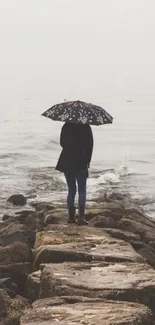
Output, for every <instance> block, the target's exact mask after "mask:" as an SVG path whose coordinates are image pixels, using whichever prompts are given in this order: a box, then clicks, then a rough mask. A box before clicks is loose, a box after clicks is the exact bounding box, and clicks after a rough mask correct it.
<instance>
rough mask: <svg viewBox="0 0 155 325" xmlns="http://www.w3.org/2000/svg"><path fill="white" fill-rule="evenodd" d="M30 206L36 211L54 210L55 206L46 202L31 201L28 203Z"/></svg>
mask: <svg viewBox="0 0 155 325" xmlns="http://www.w3.org/2000/svg"><path fill="white" fill-rule="evenodd" d="M30 205H31V206H32V207H34V208H35V209H36V211H41V212H46V211H50V210H54V209H55V207H54V206H53V205H51V204H48V203H38V202H32V203H30Z"/></svg>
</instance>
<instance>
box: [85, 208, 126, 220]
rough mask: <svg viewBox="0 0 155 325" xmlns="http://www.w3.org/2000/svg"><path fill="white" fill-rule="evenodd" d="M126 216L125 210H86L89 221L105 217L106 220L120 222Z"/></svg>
mask: <svg viewBox="0 0 155 325" xmlns="http://www.w3.org/2000/svg"><path fill="white" fill-rule="evenodd" d="M124 214H125V210H123V209H121V208H120V209H117V210H114V209H112V210H110V209H108V208H101V207H100V208H94V209H93V208H91V209H90V208H89V209H86V219H87V220H88V221H89V220H91V219H92V218H94V217H96V216H104V217H106V218H111V219H113V220H114V221H115V222H117V221H119V220H120V219H121V218H122V217H123V216H124Z"/></svg>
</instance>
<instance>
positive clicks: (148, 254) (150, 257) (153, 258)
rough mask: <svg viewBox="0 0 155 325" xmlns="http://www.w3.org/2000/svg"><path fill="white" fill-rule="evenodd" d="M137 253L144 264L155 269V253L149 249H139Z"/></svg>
mask: <svg viewBox="0 0 155 325" xmlns="http://www.w3.org/2000/svg"><path fill="white" fill-rule="evenodd" d="M137 252H138V254H140V255H141V256H142V257H143V258H144V259H145V261H146V263H148V264H149V265H151V266H152V267H153V268H155V251H154V250H153V249H151V247H149V246H148V247H143V248H140V249H139V250H137Z"/></svg>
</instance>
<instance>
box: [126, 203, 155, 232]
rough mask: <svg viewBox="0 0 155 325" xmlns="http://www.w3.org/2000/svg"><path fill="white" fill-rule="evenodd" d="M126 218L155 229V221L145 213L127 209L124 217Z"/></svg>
mask: <svg viewBox="0 0 155 325" xmlns="http://www.w3.org/2000/svg"><path fill="white" fill-rule="evenodd" d="M124 217H125V218H127V219H129V220H133V221H137V222H141V223H142V224H144V225H146V226H149V227H153V228H155V221H154V220H152V219H151V218H149V217H148V216H147V215H146V214H145V213H144V212H143V211H141V210H137V209H133V208H132V209H129V208H127V209H126V213H125V215H124Z"/></svg>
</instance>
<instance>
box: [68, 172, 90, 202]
mask: <svg viewBox="0 0 155 325" xmlns="http://www.w3.org/2000/svg"><path fill="white" fill-rule="evenodd" d="M65 177H66V181H67V185H68V197H67V205H68V208H71V207H73V206H74V200H75V195H76V191H77V185H78V194H79V202H78V203H79V206H82V207H84V206H85V204H86V184H87V171H85V170H82V171H79V172H77V173H74V172H68V173H65Z"/></svg>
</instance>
